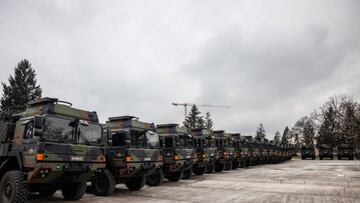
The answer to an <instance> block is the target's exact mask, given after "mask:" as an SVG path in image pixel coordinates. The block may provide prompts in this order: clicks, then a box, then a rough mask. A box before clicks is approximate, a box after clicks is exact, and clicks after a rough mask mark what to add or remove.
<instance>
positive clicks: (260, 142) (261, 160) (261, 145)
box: [254, 139, 268, 165]
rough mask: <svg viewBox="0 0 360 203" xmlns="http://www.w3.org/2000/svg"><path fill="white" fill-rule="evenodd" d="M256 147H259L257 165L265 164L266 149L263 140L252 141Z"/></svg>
mask: <svg viewBox="0 0 360 203" xmlns="http://www.w3.org/2000/svg"><path fill="white" fill-rule="evenodd" d="M254 145H255V147H256V148H258V149H259V156H258V163H257V164H259V165H261V164H265V163H266V161H267V155H268V154H267V149H266V146H265V141H264V140H256V139H255V142H254Z"/></svg>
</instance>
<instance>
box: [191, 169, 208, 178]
mask: <svg viewBox="0 0 360 203" xmlns="http://www.w3.org/2000/svg"><path fill="white" fill-rule="evenodd" d="M193 172H194V174H195V175H197V176H201V175H203V174H204V173H205V172H206V167H201V168H195V169H194V170H193Z"/></svg>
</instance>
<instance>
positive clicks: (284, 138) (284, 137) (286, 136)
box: [281, 126, 290, 144]
mask: <svg viewBox="0 0 360 203" xmlns="http://www.w3.org/2000/svg"><path fill="white" fill-rule="evenodd" d="M289 138H290V129H289V127H287V126H286V128H285V129H284V132H283V135H282V138H281V144H288V143H289Z"/></svg>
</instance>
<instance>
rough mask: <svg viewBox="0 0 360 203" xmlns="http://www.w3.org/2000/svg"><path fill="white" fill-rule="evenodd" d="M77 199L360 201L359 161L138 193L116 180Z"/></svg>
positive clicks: (230, 175)
mask: <svg viewBox="0 0 360 203" xmlns="http://www.w3.org/2000/svg"><path fill="white" fill-rule="evenodd" d="M30 199H31V200H30V201H29V202H31V203H35V202H36V203H38V202H39V203H45V202H64V201H63V199H62V195H61V192H60V191H58V192H57V193H56V195H55V196H53V197H49V198H41V197H39V196H36V195H33V196H31V198H30ZM77 202H79V203H85V202H86V203H105V202H106V203H115V202H131V203H136V202H154V203H155V202H156V203H157V202H207V203H210V202H274V203H275V202H291V203H292V202H304V203H307V202H324V203H329V202H346V203H351V202H360V161H357V160H354V161H350V160H298V159H296V160H291V161H287V162H284V163H281V164H276V165H261V166H255V167H250V168H248V169H237V170H232V171H225V172H223V173H214V174H206V175H203V176H194V177H193V179H191V180H182V181H180V182H177V183H172V182H165V183H164V184H163V185H161V186H158V187H148V186H145V187H144V188H143V189H142V190H140V191H136V192H130V191H129V190H127V189H126V187H125V186H123V185H118V186H117V189H116V192H115V194H114V195H113V196H111V197H97V196H94V195H92V194H86V195H85V196H84V198H83V199H81V200H80V201H77Z"/></svg>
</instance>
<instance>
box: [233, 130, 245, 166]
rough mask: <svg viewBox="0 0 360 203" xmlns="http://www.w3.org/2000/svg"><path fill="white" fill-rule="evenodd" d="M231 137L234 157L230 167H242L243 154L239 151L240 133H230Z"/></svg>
mask: <svg viewBox="0 0 360 203" xmlns="http://www.w3.org/2000/svg"><path fill="white" fill-rule="evenodd" d="M231 139H232V143H233V148H234V149H235V152H234V159H233V163H232V169H237V168H239V167H240V166H241V167H244V159H243V154H242V152H241V135H240V133H232V134H231Z"/></svg>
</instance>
